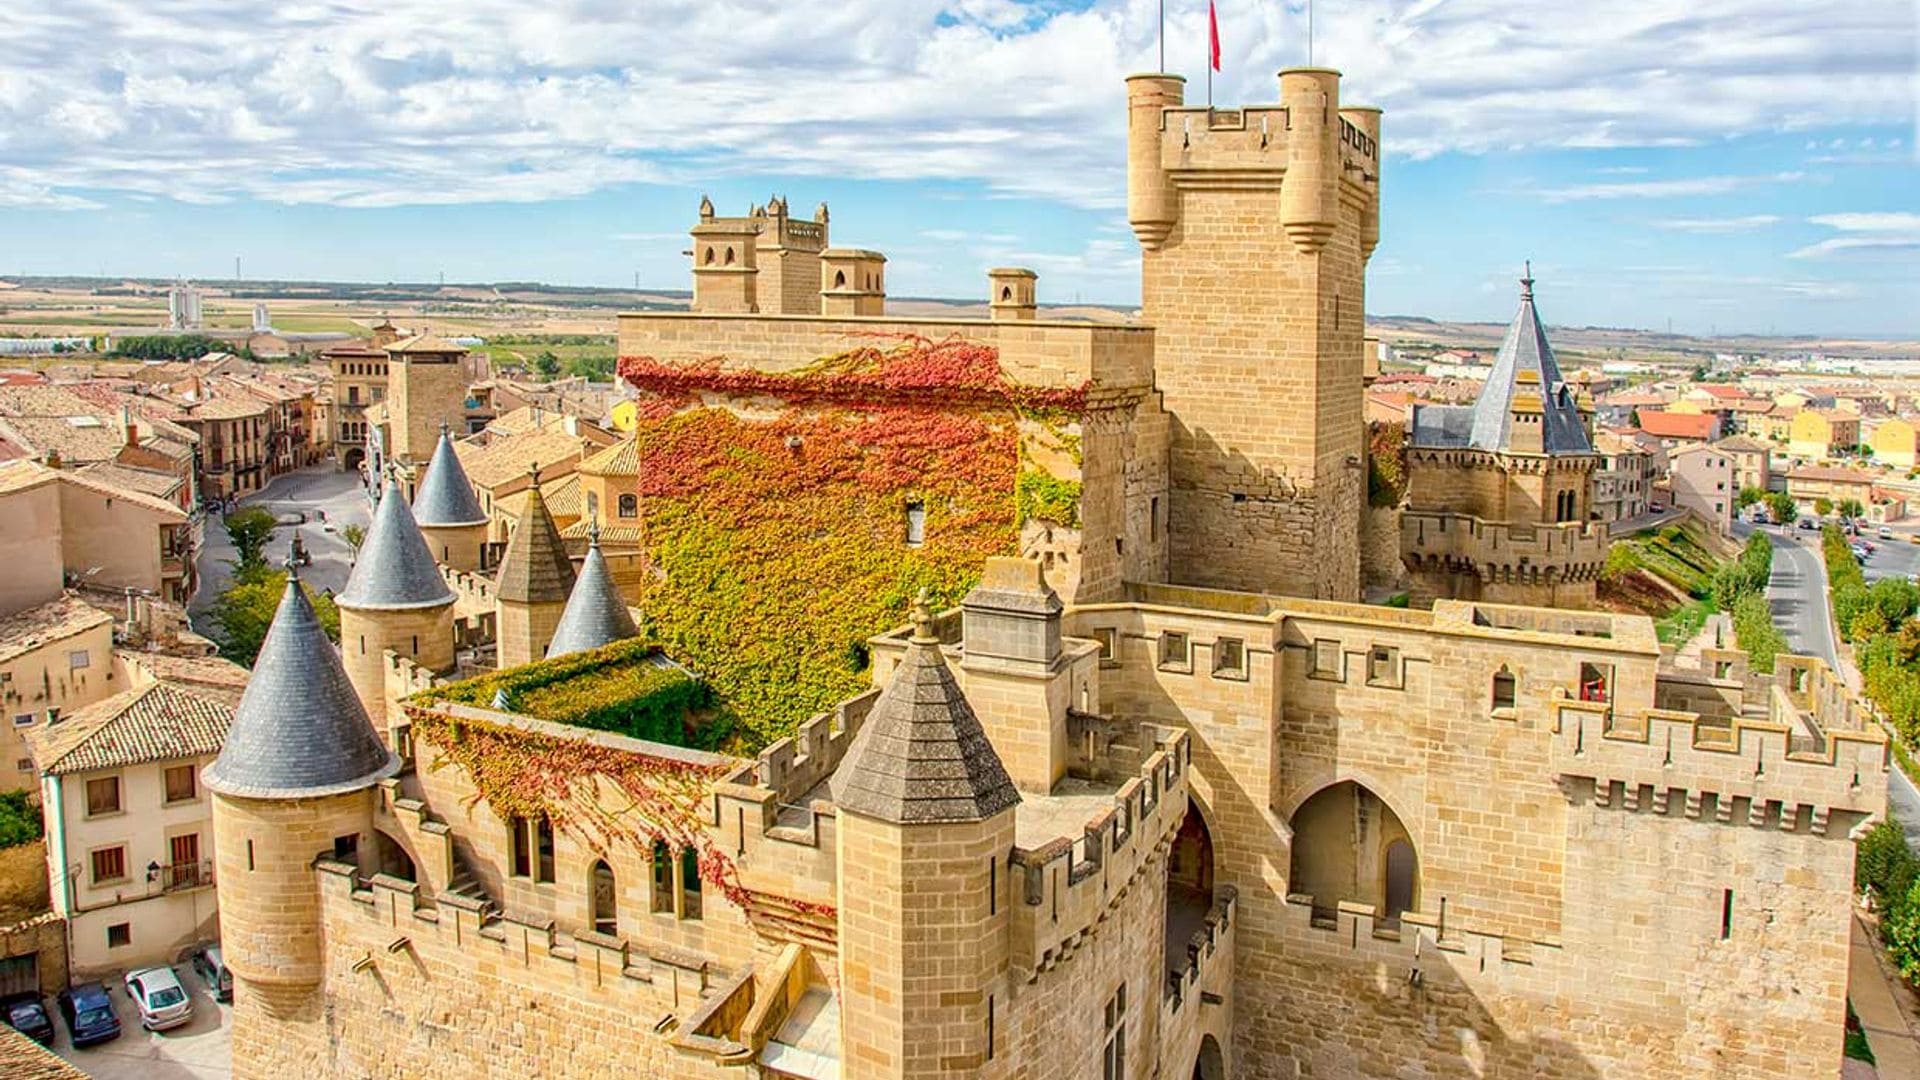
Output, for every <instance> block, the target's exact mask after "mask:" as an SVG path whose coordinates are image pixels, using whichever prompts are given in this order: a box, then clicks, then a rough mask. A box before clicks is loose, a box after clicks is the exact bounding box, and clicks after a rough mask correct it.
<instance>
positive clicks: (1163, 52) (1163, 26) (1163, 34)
mask: <svg viewBox="0 0 1920 1080" xmlns="http://www.w3.org/2000/svg"><path fill="white" fill-rule="evenodd" d="M1166 70H1167V0H1160V71H1161V73H1162V74H1165V72H1166Z"/></svg>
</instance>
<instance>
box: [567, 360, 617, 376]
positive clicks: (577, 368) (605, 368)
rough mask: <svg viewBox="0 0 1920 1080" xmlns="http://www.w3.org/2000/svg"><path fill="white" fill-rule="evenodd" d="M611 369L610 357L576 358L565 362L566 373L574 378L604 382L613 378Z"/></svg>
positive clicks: (612, 362)
mask: <svg viewBox="0 0 1920 1080" xmlns="http://www.w3.org/2000/svg"><path fill="white" fill-rule="evenodd" d="M613 367H614V358H613V357H611V356H576V357H573V358H572V359H570V360H568V361H567V364H566V371H567V374H568V375H572V376H574V377H576V378H581V379H591V380H593V381H594V382H606V381H607V380H608V379H611V378H613Z"/></svg>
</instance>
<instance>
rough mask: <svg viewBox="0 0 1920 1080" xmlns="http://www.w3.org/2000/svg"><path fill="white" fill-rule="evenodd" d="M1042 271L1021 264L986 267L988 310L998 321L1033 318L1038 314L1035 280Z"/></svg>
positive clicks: (1017, 320)
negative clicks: (1035, 299)
mask: <svg viewBox="0 0 1920 1080" xmlns="http://www.w3.org/2000/svg"><path fill="white" fill-rule="evenodd" d="M1038 280H1039V275H1037V274H1035V273H1034V272H1033V271H1031V270H1028V269H1027V268H1025V267H1022V266H1002V267H999V268H998V269H994V270H989V271H987V286H988V289H987V310H988V311H989V312H990V313H991V314H992V316H993V319H994V321H995V322H999V321H1002V320H1007V321H1013V322H1031V321H1032V320H1033V318H1034V316H1035V303H1034V283H1035V282H1036V281H1038Z"/></svg>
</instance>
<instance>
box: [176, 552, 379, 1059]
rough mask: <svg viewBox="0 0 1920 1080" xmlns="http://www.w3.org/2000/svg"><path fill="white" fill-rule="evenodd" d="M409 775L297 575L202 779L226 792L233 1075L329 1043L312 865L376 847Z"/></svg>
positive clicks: (217, 806) (223, 922)
mask: <svg viewBox="0 0 1920 1080" xmlns="http://www.w3.org/2000/svg"><path fill="white" fill-rule="evenodd" d="M399 768H400V763H399V761H398V759H396V758H395V757H394V755H393V754H392V753H391V752H390V751H388V750H387V748H386V747H385V746H383V745H381V742H380V739H379V736H377V735H376V734H375V733H374V730H373V725H372V724H371V723H369V722H368V720H367V714H366V712H365V711H364V710H362V709H361V707H360V699H359V698H358V697H357V696H356V695H355V693H354V689H353V685H352V683H350V682H349V681H348V680H347V673H346V671H345V669H343V668H342V667H341V666H340V660H339V658H338V657H337V656H336V655H335V654H334V651H333V644H332V643H331V642H329V641H328V640H327V635H326V632H325V631H324V630H323V629H322V628H321V626H320V619H319V617H318V616H316V615H315V614H314V610H313V605H312V604H311V603H310V602H309V601H308V599H307V595H306V592H305V590H304V589H303V588H302V586H301V584H300V581H299V579H298V577H297V576H295V575H294V574H292V573H291V572H289V574H288V578H287V591H286V593H285V594H284V595H283V596H282V597H281V599H280V609H279V611H278V612H277V613H276V614H275V616H274V620H273V625H272V627H271V628H270V629H269V630H268V631H267V637H266V641H265V642H264V643H263V644H262V645H261V647H260V658H259V660H258V661H256V662H255V664H254V668H253V676H252V678H251V679H250V680H249V681H248V683H247V688H246V691H245V693H243V694H242V695H241V698H240V704H239V706H238V707H237V708H236V709H235V710H234V714H233V726H232V728H231V729H230V730H229V731H228V732H227V740H226V745H225V746H224V747H223V748H222V749H221V751H220V757H219V758H218V760H216V761H215V762H214V763H213V764H212V765H209V766H208V767H207V769H206V771H205V773H204V774H203V775H202V780H203V781H204V782H205V784H206V786H207V788H208V789H209V790H211V791H212V792H213V832H214V845H213V846H214V852H215V857H216V859H217V863H218V873H217V877H216V880H217V881H218V882H219V905H220V939H221V944H222V946H223V948H224V949H225V951H226V960H227V966H228V967H230V968H232V969H233V974H234V981H235V983H236V986H235V993H234V999H233V1001H234V1004H233V1031H234V1075H236V1076H242V1077H249V1076H266V1075H271V1073H272V1070H270V1069H266V1068H262V1067H260V1066H259V1065H258V1063H257V1058H256V1060H255V1061H254V1062H252V1063H250V1061H249V1059H250V1058H255V1056H256V1055H262V1056H264V1055H270V1054H273V1053H275V1052H277V1050H276V1047H277V1044H279V1043H281V1042H284V1041H285V1040H286V1039H288V1038H289V1036H290V1035H295V1034H296V1033H297V1032H299V1031H300V1030H301V1029H302V1027H303V1026H304V1027H306V1028H308V1029H309V1030H312V1031H313V1034H314V1037H315V1038H316V1039H321V1038H324V1031H322V1030H319V1029H321V1028H322V1027H323V1026H324V1019H323V1018H322V1015H321V1007H320V1002H319V1001H318V1000H317V995H316V993H315V992H316V991H317V990H318V989H319V986H320V984H321V981H322V979H323V978H324V976H325V964H326V952H325V947H326V939H325V936H324V934H323V932H322V926H321V917H320V891H319V886H318V883H317V882H316V880H315V878H314V869H313V863H314V860H315V859H316V858H317V857H320V856H323V855H324V856H327V857H330V858H337V859H344V860H346V861H348V862H356V861H357V859H358V855H359V853H360V852H367V851H371V850H372V848H373V842H374V838H373V832H374V826H373V809H374V797H373V796H374V792H373V788H374V785H375V784H376V783H378V782H379V781H381V780H384V779H386V778H387V777H390V776H392V775H394V773H396V772H398V771H399ZM316 1049H317V1047H316Z"/></svg>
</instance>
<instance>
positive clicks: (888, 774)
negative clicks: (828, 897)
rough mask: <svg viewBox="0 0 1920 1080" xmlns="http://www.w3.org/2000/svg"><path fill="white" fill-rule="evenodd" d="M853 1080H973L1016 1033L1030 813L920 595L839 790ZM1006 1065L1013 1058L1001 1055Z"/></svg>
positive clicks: (846, 1025) (845, 1005) (843, 1006)
mask: <svg viewBox="0 0 1920 1080" xmlns="http://www.w3.org/2000/svg"><path fill="white" fill-rule="evenodd" d="M832 790H833V800H834V803H835V804H836V805H837V808H838V813H839V819H838V820H839V844H838V854H837V859H838V867H839V888H840V934H839V940H840V958H839V963H840V988H839V989H840V1039H841V1047H840V1062H841V1065H840V1068H841V1075H842V1076H843V1077H845V1078H846V1080H881V1078H885V1080H896V1078H899V1077H909V1076H910V1077H915V1078H918V1080H937V1078H942V1077H950V1078H954V1080H958V1078H960V1077H975V1076H979V1075H980V1073H981V1071H982V1067H983V1066H984V1065H985V1064H986V1062H987V1061H988V1060H990V1059H991V1058H992V1057H993V1056H994V1054H995V1052H996V1051H995V1048H994V1047H993V1046H991V1045H989V1040H990V1039H992V1040H1004V1039H1005V1036H1004V1035H1003V1034H999V1032H1003V1031H1004V1030H1005V1029H1006V1026H1007V1025H1006V1024H1004V1023H1000V1024H997V1025H996V1023H994V1022H993V1021H994V1019H995V1018H999V1017H1004V1016H1005V1015H1006V1013H1005V1010H1006V1009H1007V1008H1008V1000H1007V985H1006V983H1007V968H1008V965H1007V933H1008V907H1009V905H1010V904H1011V903H1012V902H1013V900H1012V897H1013V891H1012V889H1011V888H1010V887H1009V881H1008V877H1009V875H1007V874H1004V873H1001V872H1000V870H999V865H1000V863H1001V862H1002V861H1004V860H1005V859H1006V857H1007V854H1008V852H1009V851H1011V850H1012V846H1013V840H1014V821H1013V819H1014V807H1015V806H1016V805H1017V804H1018V803H1019V801H1020V795H1019V793H1018V792H1017V791H1016V790H1015V789H1014V784H1013V781H1012V780H1011V779H1010V778H1009V777H1008V776H1007V771H1006V769H1004V768H1002V767H1001V764H1000V759H999V758H998V757H997V756H996V755H995V754H994V749H993V744H992V743H990V742H988V741H987V737H986V733H985V732H984V731H983V730H982V729H981V727H980V721H979V720H978V719H977V718H976V717H975V716H974V713H973V709H972V707H971V706H969V705H968V704H967V699H966V697H965V696H964V695H962V694H961V692H960V687H959V685H958V684H957V683H956V682H955V681H954V678H953V673H952V672H951V671H949V670H948V669H947V663H946V660H945V659H944V658H942V656H941V655H940V642H939V638H938V637H937V636H936V635H935V634H934V632H933V613H932V612H931V611H930V610H928V608H927V605H926V602H925V598H924V596H923V597H922V599H921V602H920V603H919V604H918V605H917V606H916V607H915V609H914V636H913V640H912V643H911V644H910V646H909V647H908V649H907V654H906V657H905V658H904V659H903V660H902V661H901V663H900V666H899V667H898V668H897V669H895V671H894V673H893V678H892V681H891V682H889V683H888V684H887V688H886V689H885V690H883V691H881V693H880V697H879V699H878V700H877V701H875V702H874V705H873V711H872V712H871V713H869V714H868V716H867V720H866V724H865V726H864V727H862V728H861V730H860V734H859V735H858V736H857V737H856V738H855V740H854V743H853V745H852V746H851V747H849V748H848V750H847V756H846V758H845V759H844V760H843V761H842V762H841V763H840V767H839V769H838V770H836V771H835V773H834V775H833V779H832ZM1001 1052H1004V1045H1003V1046H1002V1049H1001Z"/></svg>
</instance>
